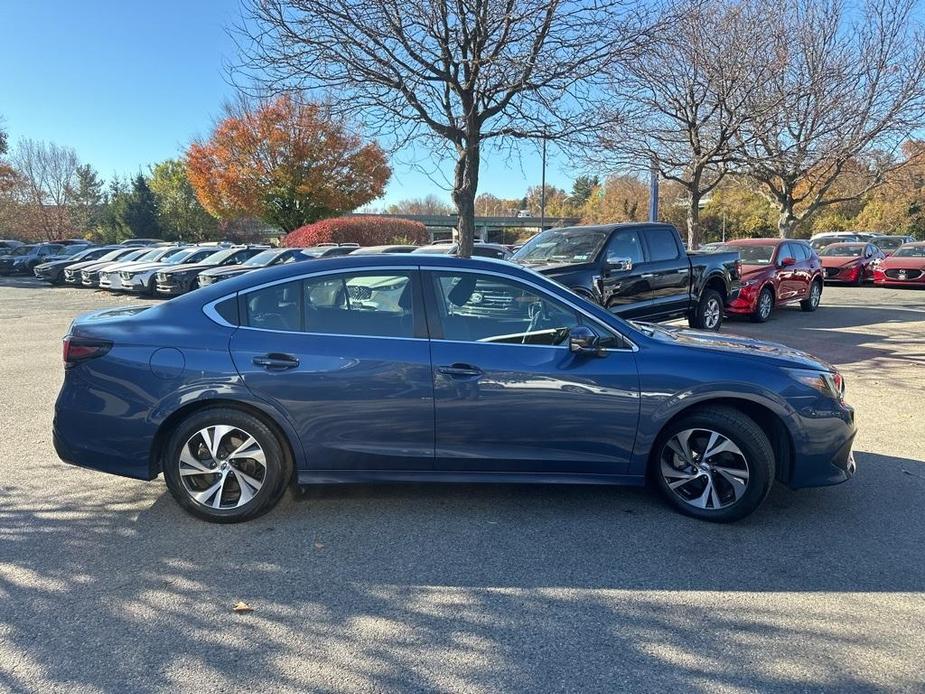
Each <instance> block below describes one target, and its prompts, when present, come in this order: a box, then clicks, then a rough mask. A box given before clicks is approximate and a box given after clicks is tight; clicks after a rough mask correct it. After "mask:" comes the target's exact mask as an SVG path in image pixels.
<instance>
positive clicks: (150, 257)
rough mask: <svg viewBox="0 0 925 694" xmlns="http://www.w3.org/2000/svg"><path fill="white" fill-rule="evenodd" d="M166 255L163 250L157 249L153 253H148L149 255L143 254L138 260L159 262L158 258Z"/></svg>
mask: <svg viewBox="0 0 925 694" xmlns="http://www.w3.org/2000/svg"><path fill="white" fill-rule="evenodd" d="M164 255H166V252H165V251H164V249H163V248H155V249H154V250H153V251H148V252H147V253H142V254H141V255H140V256H138V260H149V261H150V260H157V259H158V258H161V257H163V256H164Z"/></svg>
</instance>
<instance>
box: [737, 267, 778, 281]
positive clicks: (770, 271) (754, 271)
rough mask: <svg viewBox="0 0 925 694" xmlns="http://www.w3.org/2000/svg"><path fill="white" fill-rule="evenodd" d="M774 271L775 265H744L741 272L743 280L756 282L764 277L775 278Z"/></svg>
mask: <svg viewBox="0 0 925 694" xmlns="http://www.w3.org/2000/svg"><path fill="white" fill-rule="evenodd" d="M774 270H775V268H774V266H773V265H743V266H742V271H741V272H742V279H743V280H756V279H759V278H764V277H773V276H774Z"/></svg>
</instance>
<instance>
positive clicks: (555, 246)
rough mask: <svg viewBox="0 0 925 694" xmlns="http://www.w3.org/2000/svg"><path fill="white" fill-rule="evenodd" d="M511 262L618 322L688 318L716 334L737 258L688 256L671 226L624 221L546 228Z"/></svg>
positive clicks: (735, 288) (731, 292)
mask: <svg viewBox="0 0 925 694" xmlns="http://www.w3.org/2000/svg"><path fill="white" fill-rule="evenodd" d="M511 260H512V261H513V262H515V263H519V264H521V265H524V266H527V267H530V268H532V269H534V270H537V271H538V272H541V273H542V274H544V275H546V276H547V277H549V278H551V279H554V280H556V281H557V282H559V283H560V284H564V285H565V286H566V287H568V288H569V289H571V290H572V291H574V292H576V293H577V294H580V295H582V296H584V297H585V298H588V299H591V300H592V301H595V302H597V303H599V304H600V305H601V306H604V307H605V308H607V309H609V310H610V311H613V312H614V313H616V314H617V315H619V316H621V317H623V318H631V319H640V320H652V321H660V320H670V319H673V318H683V317H687V319H688V322H689V323H690V326H691V327H692V328H698V329H701V330H719V328H720V325H722V322H723V313H724V306H725V304H726V303H727V302H729V301H731V300H732V299H734V298H735V297H736V295H737V294H738V292H739V269H740V262H739V254H738V253H734V252H732V253H688V252H686V251H685V249H684V246H683V244H682V243H681V237H680V235H679V234H678V230H677V229H675V228H674V227H673V226H671V225H670V224H656V223H629V224H604V225H600V226H580V227H568V228H563V229H549V230H547V231H543V232H540V233H539V234H537V235H536V236H534V237H533V238H532V239H530V240H529V241H528V242H527V243H525V244H524V245H523V247H522V248H520V249H519V250H518V251H517V252H516V253H515V254H514V257H513V258H511Z"/></svg>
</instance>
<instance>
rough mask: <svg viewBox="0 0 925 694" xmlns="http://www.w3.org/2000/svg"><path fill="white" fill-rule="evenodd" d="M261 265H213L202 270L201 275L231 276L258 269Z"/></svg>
mask: <svg viewBox="0 0 925 694" xmlns="http://www.w3.org/2000/svg"><path fill="white" fill-rule="evenodd" d="M261 267H265V266H263V265H232V266H231V267H213V268H211V269H210V270H206V271H205V272H203V273H202V274H203V275H208V276H209V277H233V276H234V275H243V274H244V273H245V272H251V271H252V270H259V269H260V268H261Z"/></svg>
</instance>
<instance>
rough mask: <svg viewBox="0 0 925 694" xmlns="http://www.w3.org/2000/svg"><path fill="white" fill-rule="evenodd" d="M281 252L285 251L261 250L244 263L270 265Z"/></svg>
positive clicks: (255, 265) (253, 265) (259, 265)
mask: <svg viewBox="0 0 925 694" xmlns="http://www.w3.org/2000/svg"><path fill="white" fill-rule="evenodd" d="M281 253H285V251H280V250H275V249H274V250H269V251H260V253H258V254H257V255H253V256H251V257H250V258H248V259H247V260H245V261H244V262H243V263H241V264H242V265H249V266H251V267H263V266H264V265H269V264H270V263H272V262H273V261H274V260H275V259H276V258H277V257H279V255H280V254H281Z"/></svg>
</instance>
